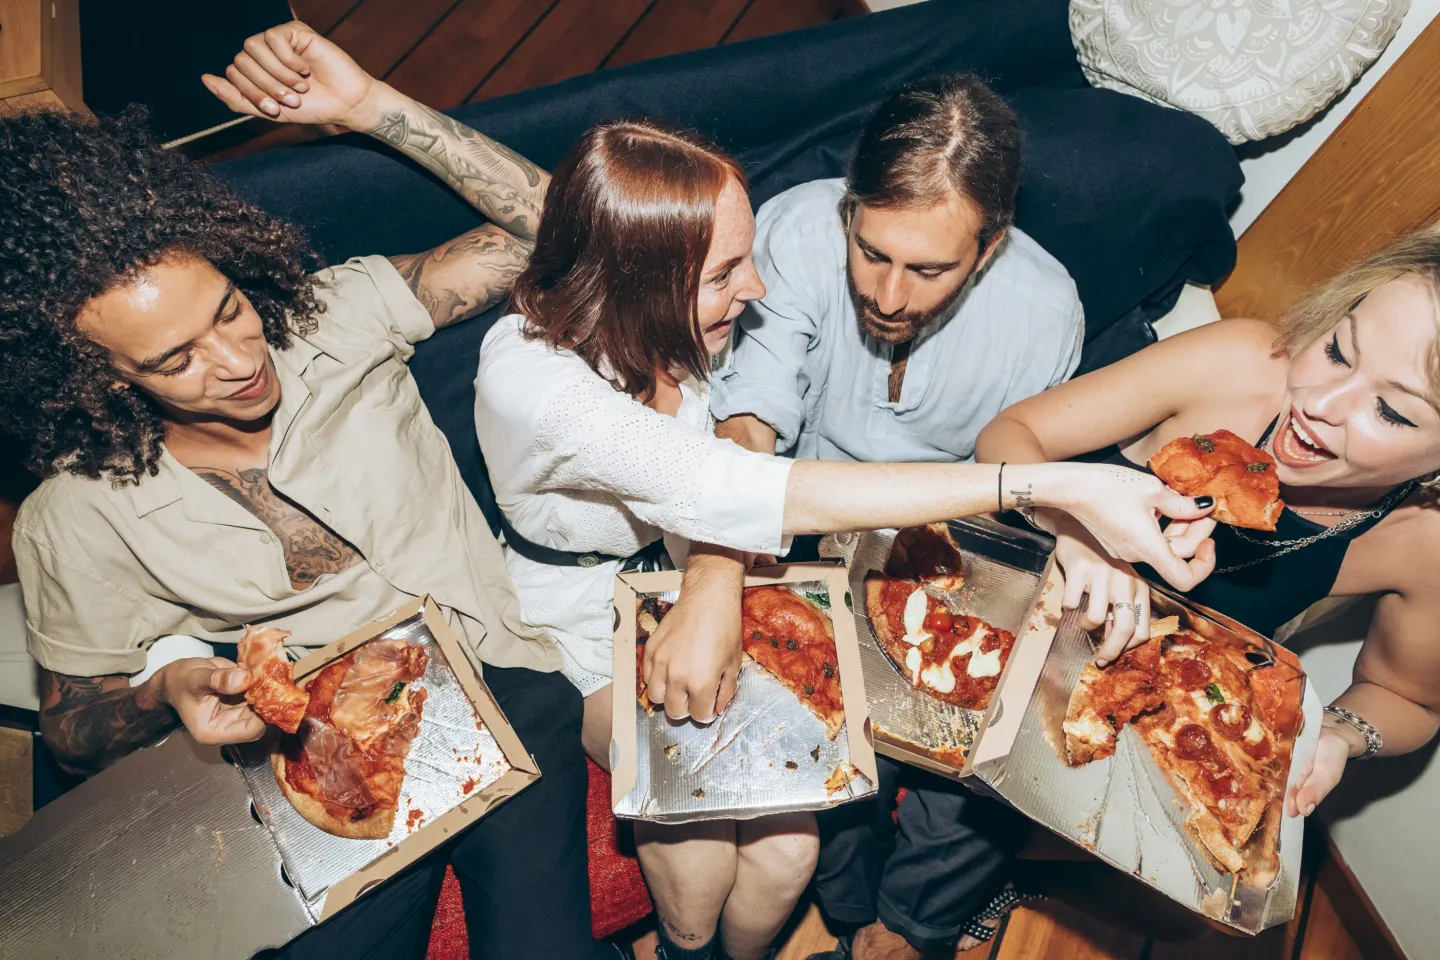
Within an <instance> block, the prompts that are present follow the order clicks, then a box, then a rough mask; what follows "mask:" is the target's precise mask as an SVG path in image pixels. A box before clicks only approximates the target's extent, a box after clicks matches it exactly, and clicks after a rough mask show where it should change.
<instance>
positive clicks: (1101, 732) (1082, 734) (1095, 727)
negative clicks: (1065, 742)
mask: <svg viewBox="0 0 1440 960" xmlns="http://www.w3.org/2000/svg"><path fill="white" fill-rule="evenodd" d="M1063 727H1064V730H1065V733H1066V734H1067V735H1069V736H1072V737H1074V738H1075V739H1077V740H1083V741H1084V742H1086V743H1107V742H1109V740H1110V738H1111V737H1112V736H1114V734H1115V731H1114V730H1112V729H1110V724H1108V723H1106V722H1105V721H1104V720H1102V719H1100V718H1099V717H1097V716H1096V715H1095V714H1093V713H1091V712H1089V711H1086V712H1085V713H1084V714H1082V715H1081V716H1078V717H1076V718H1075V719H1074V720H1066V721H1065V723H1064V724H1063Z"/></svg>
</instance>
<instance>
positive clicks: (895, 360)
mask: <svg viewBox="0 0 1440 960" xmlns="http://www.w3.org/2000/svg"><path fill="white" fill-rule="evenodd" d="M912 342H913V341H911V340H906V341H905V342H904V343H897V344H895V346H894V347H892V348H891V350H890V402H891V403H899V402H900V390H901V388H902V387H904V386H905V365H906V364H907V363H909V362H910V344H911V343H912Z"/></svg>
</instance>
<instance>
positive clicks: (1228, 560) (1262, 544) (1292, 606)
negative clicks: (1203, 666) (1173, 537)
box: [1075, 417, 1414, 637]
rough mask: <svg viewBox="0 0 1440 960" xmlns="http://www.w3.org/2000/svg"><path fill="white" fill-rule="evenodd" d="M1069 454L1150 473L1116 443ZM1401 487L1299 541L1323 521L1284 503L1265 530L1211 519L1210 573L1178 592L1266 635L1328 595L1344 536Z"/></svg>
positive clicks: (1143, 569)
mask: <svg viewBox="0 0 1440 960" xmlns="http://www.w3.org/2000/svg"><path fill="white" fill-rule="evenodd" d="M1278 419H1279V418H1278V417H1277V418H1276V420H1271V421H1270V426H1268V427H1266V428H1265V433H1264V434H1263V435H1262V436H1261V437H1260V442H1259V444H1257V446H1263V445H1264V443H1265V441H1266V440H1268V439H1269V438H1270V432H1271V431H1272V430H1274V429H1275V423H1276V421H1277V420H1278ZM1075 459H1076V460H1083V461H1086V462H1089V463H1113V464H1118V465H1120V466H1123V467H1133V468H1136V469H1140V470H1144V471H1146V472H1147V473H1149V472H1150V468H1149V467H1148V466H1145V465H1142V464H1137V463H1133V462H1131V461H1130V460H1128V459H1127V458H1126V457H1125V455H1124V454H1122V453H1121V452H1120V447H1119V446H1118V445H1116V446H1113V447H1106V448H1105V449H1103V450H1097V451H1095V452H1094V453H1089V454H1084V455H1082V456H1080V457H1076V458H1075ZM1405 489H1406V490H1407V492H1406V493H1405V494H1404V495H1403V496H1397V497H1395V499H1394V500H1392V501H1391V502H1390V505H1389V506H1387V507H1386V508H1385V509H1384V510H1383V511H1382V512H1381V513H1379V514H1377V515H1376V516H1373V517H1368V518H1366V519H1365V520H1363V521H1361V522H1360V523H1357V524H1356V525H1355V526H1353V527H1351V528H1350V529H1348V530H1341V531H1337V532H1336V533H1334V534H1331V535H1330V536H1327V537H1325V538H1324V539H1318V540H1315V541H1314V542H1312V543H1308V544H1305V545H1303V546H1300V545H1298V544H1297V543H1296V542H1295V541H1299V540H1303V539H1305V538H1308V537H1315V536H1317V535H1319V534H1323V533H1325V531H1326V530H1327V529H1329V528H1328V527H1326V526H1324V525H1323V524H1319V523H1316V522H1315V521H1313V520H1307V519H1305V518H1304V517H1302V516H1300V515H1299V514H1298V513H1296V512H1295V511H1293V510H1290V509H1288V508H1287V509H1285V510H1284V511H1282V512H1281V514H1280V518H1279V519H1278V520H1277V521H1276V522H1275V530H1274V531H1273V532H1266V531H1263V530H1238V531H1237V530H1236V529H1235V528H1234V527H1231V526H1228V525H1226V524H1223V523H1222V524H1219V525H1217V526H1216V527H1215V533H1214V534H1213V536H1214V540H1215V556H1216V563H1215V572H1214V573H1212V574H1211V575H1210V576H1209V577H1207V578H1206V579H1205V580H1204V581H1203V582H1201V583H1200V584H1199V585H1198V586H1196V587H1195V588H1194V589H1193V590H1191V591H1189V593H1187V594H1186V596H1188V597H1189V598H1190V599H1192V600H1194V601H1195V602H1196V603H1198V604H1200V605H1202V606H1206V607H1209V608H1211V609H1212V610H1217V611H1219V612H1220V613H1223V614H1225V615H1226V616H1227V617H1230V618H1232V619H1235V620H1238V621H1240V622H1241V623H1243V624H1245V625H1246V626H1248V627H1249V628H1250V629H1252V630H1254V631H1256V632H1257V633H1261V634H1264V635H1265V636H1267V637H1271V636H1274V635H1275V631H1276V630H1278V629H1279V628H1280V626H1281V625H1282V624H1284V623H1286V622H1288V621H1290V620H1292V619H1293V618H1295V617H1297V616H1299V615H1300V614H1301V613H1303V612H1305V610H1306V608H1307V607H1309V606H1310V605H1311V604H1312V603H1315V602H1316V601H1318V600H1323V599H1324V598H1325V597H1327V596H1329V595H1330V590H1331V588H1332V587H1334V585H1335V578H1336V577H1337V576H1339V574H1340V564H1341V563H1342V562H1344V560H1345V552H1346V551H1347V550H1349V549H1350V542H1351V541H1352V540H1354V539H1355V538H1356V537H1359V536H1361V535H1362V534H1364V533H1365V532H1366V531H1367V530H1370V529H1371V528H1373V527H1374V526H1375V524H1377V523H1379V522H1380V521H1381V520H1383V519H1384V518H1385V515H1386V514H1388V513H1389V512H1390V511H1391V510H1393V509H1394V508H1395V507H1396V506H1398V505H1399V504H1401V503H1404V502H1405V500H1406V498H1407V497H1408V496H1409V492H1410V491H1413V489H1414V483H1413V481H1412V483H1410V484H1408V485H1407V487H1406V488H1405ZM1397 493H1398V491H1397ZM1386 500H1390V498H1389V497H1387V498H1386ZM1287 548H1291V549H1288V550H1287ZM1136 571H1137V572H1138V573H1139V574H1140V575H1141V576H1143V577H1145V578H1146V579H1147V580H1154V581H1155V582H1157V583H1163V582H1164V581H1163V580H1162V579H1161V578H1160V576H1159V575H1158V574H1156V573H1155V571H1154V570H1152V569H1151V568H1150V567H1148V566H1146V565H1144V564H1138V565H1137V566H1136Z"/></svg>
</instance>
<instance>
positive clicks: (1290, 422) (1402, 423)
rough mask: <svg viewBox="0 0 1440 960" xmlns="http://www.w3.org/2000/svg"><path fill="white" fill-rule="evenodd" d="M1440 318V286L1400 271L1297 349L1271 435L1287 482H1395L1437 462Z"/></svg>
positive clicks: (1439, 461) (1439, 451) (1337, 484)
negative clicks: (1435, 368) (1439, 334)
mask: <svg viewBox="0 0 1440 960" xmlns="http://www.w3.org/2000/svg"><path fill="white" fill-rule="evenodd" d="M1436 324H1437V317H1436V293H1435V291H1434V290H1433V289H1432V288H1431V286H1430V285H1429V284H1428V283H1426V282H1424V281H1422V280H1420V279H1418V278H1415V277H1410V276H1407V277H1402V278H1400V279H1397V280H1392V281H1390V282H1389V283H1386V284H1384V285H1382V286H1380V287H1377V288H1376V289H1375V290H1374V291H1373V292H1371V293H1370V295H1369V296H1367V297H1365V299H1364V300H1362V301H1361V302H1360V303H1359V304H1358V305H1357V306H1356V307H1355V308H1354V309H1353V310H1352V311H1351V312H1350V313H1349V315H1347V316H1346V317H1344V318H1343V319H1342V320H1341V321H1340V322H1339V323H1338V324H1336V325H1335V326H1334V327H1332V328H1331V329H1330V330H1328V331H1326V332H1324V333H1323V334H1321V336H1320V337H1319V338H1318V339H1317V340H1316V341H1315V342H1314V343H1312V344H1310V345H1309V346H1307V347H1305V348H1304V349H1302V350H1301V351H1299V352H1298V353H1297V354H1296V355H1295V356H1294V358H1293V359H1292V360H1291V363H1290V373H1289V377H1288V380H1287V388H1286V395H1285V405H1284V407H1282V409H1281V414H1280V422H1279V423H1278V424H1277V428H1276V430H1275V433H1274V435H1273V436H1272V438H1271V440H1270V441H1269V444H1268V448H1269V449H1270V451H1271V452H1272V453H1273V454H1274V456H1275V459H1276V461H1277V463H1278V468H1277V469H1278V473H1279V477H1280V480H1281V482H1282V483H1285V484H1288V485H1293V486H1325V487H1390V486H1395V485H1396V484H1399V483H1403V482H1405V481H1407V480H1412V479H1414V478H1416V477H1421V476H1424V475H1426V474H1429V473H1431V472H1432V471H1435V470H1440V411H1437V408H1436V406H1435V404H1434V403H1433V401H1432V400H1431V398H1432V397H1434V396H1435V394H1436V391H1435V389H1434V385H1433V383H1432V379H1431V367H1430V360H1431V357H1432V356H1433V351H1434V350H1435V348H1436Z"/></svg>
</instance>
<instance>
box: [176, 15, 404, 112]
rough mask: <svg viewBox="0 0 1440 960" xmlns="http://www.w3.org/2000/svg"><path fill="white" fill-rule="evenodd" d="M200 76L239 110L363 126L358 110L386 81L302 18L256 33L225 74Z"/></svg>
mask: <svg viewBox="0 0 1440 960" xmlns="http://www.w3.org/2000/svg"><path fill="white" fill-rule="evenodd" d="M200 80H201V82H202V83H204V84H205V88H206V89H207V90H209V91H210V92H211V93H213V94H215V96H217V97H219V98H220V100H221V101H223V102H224V104H225V105H226V106H227V107H229V108H230V109H231V110H234V111H235V112H236V113H243V114H246V115H247V116H251V117H263V118H265V119H267V120H279V121H281V122H287V123H337V124H341V125H343V126H347V127H354V128H363V126H364V123H363V121H361V120H360V119H359V118H358V116H357V114H358V113H359V111H360V110H361V109H362V107H363V106H364V105H365V103H366V101H367V99H368V98H370V96H371V94H372V92H374V91H375V89H376V88H377V87H379V86H383V85H382V84H379V83H377V81H376V80H375V78H374V77H372V76H370V74H368V73H366V72H365V71H364V70H362V69H361V68H360V65H359V64H357V63H356V62H355V61H354V60H352V59H350V55H349V54H347V53H346V52H345V51H344V50H341V49H340V48H339V47H337V46H335V44H333V43H331V42H330V41H329V40H326V39H325V38H324V37H322V36H320V34H318V33H316V32H315V31H314V30H312V29H310V28H309V27H308V26H306V25H305V24H303V23H300V22H299V21H295V22H292V23H286V24H282V25H280V26H278V27H271V28H270V29H269V30H266V31H265V32H264V33H257V34H255V35H254V36H253V37H250V38H249V39H248V40H246V41H245V48H244V49H243V50H241V51H240V52H239V53H237V54H236V55H235V60H234V62H233V63H231V64H230V66H228V67H226V68H225V76H224V77H223V78H222V77H217V76H214V75H213V74H208V73H207V74H205V75H204V76H202V77H201V78H200Z"/></svg>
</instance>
